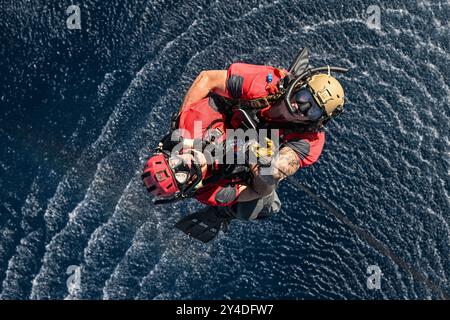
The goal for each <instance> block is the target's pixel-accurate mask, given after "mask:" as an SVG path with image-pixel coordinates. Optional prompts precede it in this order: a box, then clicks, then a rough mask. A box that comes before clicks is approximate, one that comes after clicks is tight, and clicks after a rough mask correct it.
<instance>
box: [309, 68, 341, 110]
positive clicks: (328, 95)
mask: <svg viewBox="0 0 450 320" xmlns="http://www.w3.org/2000/svg"><path fill="white" fill-rule="evenodd" d="M307 83H308V87H309V88H310V90H311V93H312V94H313V96H314V99H315V100H316V102H317V103H318V104H319V105H320V106H321V107H322V108H324V109H325V111H326V113H327V116H328V117H332V116H333V113H335V114H337V113H341V112H342V111H343V107H344V89H343V88H342V86H341V84H340V83H339V81H337V80H336V78H334V77H332V76H331V75H330V74H324V73H321V74H317V75H314V76H312V77H311V78H309V79H308V80H307ZM335 111H336V112H335Z"/></svg>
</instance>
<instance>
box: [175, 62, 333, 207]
mask: <svg viewBox="0 0 450 320" xmlns="http://www.w3.org/2000/svg"><path fill="white" fill-rule="evenodd" d="M283 76H284V73H283V71H281V70H279V69H277V68H274V67H270V66H260V65H251V64H244V63H234V64H231V66H230V67H229V69H228V73H227V82H226V85H227V86H226V93H225V97H226V98H229V99H243V100H251V99H258V98H264V97H267V96H268V95H270V94H273V93H274V92H276V87H274V84H276V83H278V81H279V79H280V78H282V77H283ZM268 108H270V106H268V107H267V108H265V109H262V110H260V111H259V112H258V113H257V116H258V117H259V118H261V119H264V120H265V121H267V117H265V114H264V111H265V110H268ZM196 122H197V128H195V126H196V125H195V123H196ZM199 128H201V129H199ZM179 129H181V135H182V137H183V138H188V139H205V138H206V137H205V134H206V133H207V131H208V129H216V130H218V131H220V132H222V133H223V139H225V138H226V129H227V127H226V121H225V115H224V114H221V113H220V112H218V111H217V110H216V108H215V107H214V106H213V105H211V100H210V99H209V98H204V99H202V100H200V101H198V102H196V103H192V104H190V105H186V106H185V107H184V108H183V110H182V111H181V114H180V119H179ZM195 129H197V130H195ZM279 132H280V146H281V147H283V146H288V147H291V148H292V149H293V150H294V151H295V152H296V154H297V156H298V161H299V166H300V168H303V167H307V166H309V165H311V164H313V163H315V162H316V161H317V160H318V159H319V157H320V154H321V153H322V149H323V145H324V142H325V133H324V132H323V131H317V132H292V130H290V131H289V132H288V131H287V130H283V129H280V130H279ZM211 174H212V173H211V172H210V171H208V173H207V176H206V178H208V175H211ZM241 185H242V181H241V182H239V181H233V180H230V179H225V178H224V179H220V180H218V181H216V182H214V183H210V184H208V185H206V186H203V187H201V188H199V189H198V190H197V191H196V193H195V198H196V199H197V200H198V201H200V202H202V203H204V204H206V205H211V206H228V205H231V204H233V203H235V202H237V200H238V197H239V187H240V186H241ZM225 187H228V188H234V192H235V195H236V196H235V197H234V199H233V200H230V201H227V202H221V201H218V199H217V194H218V193H219V192H220V191H221V190H222V189H223V188H225Z"/></svg>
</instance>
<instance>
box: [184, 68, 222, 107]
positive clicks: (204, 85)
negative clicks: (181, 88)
mask: <svg viewBox="0 0 450 320" xmlns="http://www.w3.org/2000/svg"><path fill="white" fill-rule="evenodd" d="M226 81H227V70H207V71H202V72H200V74H199V75H198V76H197V78H196V79H195V80H194V82H193V83H192V85H191V87H190V88H189V90H188V91H187V93H186V95H185V96H184V100H183V103H182V104H181V107H180V110H181V109H183V107H184V106H186V105H188V104H191V103H194V102H197V101H200V100H202V99H203V98H205V97H206V96H207V95H208V93H209V92H210V91H214V92H215V93H217V94H220V95H225V92H226Z"/></svg>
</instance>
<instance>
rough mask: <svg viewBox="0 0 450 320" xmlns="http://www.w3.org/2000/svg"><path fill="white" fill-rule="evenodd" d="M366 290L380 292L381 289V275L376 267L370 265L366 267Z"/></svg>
mask: <svg viewBox="0 0 450 320" xmlns="http://www.w3.org/2000/svg"><path fill="white" fill-rule="evenodd" d="M366 272H367V274H369V276H368V277H367V282H366V284H367V289H369V290H380V289H381V276H382V275H383V273H382V272H381V269H380V267H379V266H377V265H370V266H368V267H367V271H366Z"/></svg>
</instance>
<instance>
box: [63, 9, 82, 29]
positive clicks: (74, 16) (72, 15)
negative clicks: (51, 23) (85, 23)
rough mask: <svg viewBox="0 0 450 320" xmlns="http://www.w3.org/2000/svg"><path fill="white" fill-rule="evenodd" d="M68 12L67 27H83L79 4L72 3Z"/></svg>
mask: <svg viewBox="0 0 450 320" xmlns="http://www.w3.org/2000/svg"><path fill="white" fill-rule="evenodd" d="M66 14H67V15H69V17H68V18H67V20H66V25H67V28H68V29H70V30H77V29H78V30H79V29H81V10H80V6H78V5H70V6H68V7H67V9H66Z"/></svg>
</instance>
